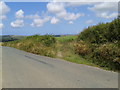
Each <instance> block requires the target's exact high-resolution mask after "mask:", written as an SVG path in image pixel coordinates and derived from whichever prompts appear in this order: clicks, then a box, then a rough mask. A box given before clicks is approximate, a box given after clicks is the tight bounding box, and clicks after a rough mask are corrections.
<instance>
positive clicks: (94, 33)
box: [2, 19, 120, 71]
mask: <svg viewBox="0 0 120 90" xmlns="http://www.w3.org/2000/svg"><path fill="white" fill-rule="evenodd" d="M2 45H3V46H9V47H14V48H17V49H20V50H24V51H27V52H31V53H34V54H38V55H44V56H49V57H54V58H61V59H65V60H67V61H71V62H75V63H79V64H87V65H92V66H97V67H102V68H105V69H109V70H115V71H119V70H120V46H119V45H120V20H119V19H115V20H113V21H112V22H110V23H99V24H98V25H95V26H90V27H88V28H86V29H85V30H83V31H82V32H81V33H80V34H79V35H74V36H72V35H69V36H60V37H54V36H52V35H44V36H40V35H34V36H28V37H25V38H23V39H21V40H16V41H10V42H4V43H3V44H2Z"/></svg>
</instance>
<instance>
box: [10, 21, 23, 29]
mask: <svg viewBox="0 0 120 90" xmlns="http://www.w3.org/2000/svg"><path fill="white" fill-rule="evenodd" d="M11 26H12V27H14V28H19V27H23V26H24V21H23V20H16V21H13V22H11Z"/></svg>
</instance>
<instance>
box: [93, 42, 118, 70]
mask: <svg viewBox="0 0 120 90" xmlns="http://www.w3.org/2000/svg"><path fill="white" fill-rule="evenodd" d="M93 58H94V63H97V64H99V65H100V66H102V67H109V68H110V69H117V70H120V48H118V47H117V46H116V45H114V44H111V43H106V44H103V45H101V46H99V47H98V48H96V49H95V51H94V52H93Z"/></svg>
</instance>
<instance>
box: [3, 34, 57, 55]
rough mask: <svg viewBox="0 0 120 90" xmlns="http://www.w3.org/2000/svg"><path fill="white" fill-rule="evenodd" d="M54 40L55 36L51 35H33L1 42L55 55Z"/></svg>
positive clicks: (32, 51) (25, 49)
mask: <svg viewBox="0 0 120 90" xmlns="http://www.w3.org/2000/svg"><path fill="white" fill-rule="evenodd" d="M55 42H56V40H55V38H54V37H53V36H51V35H45V36H39V35H34V36H28V37H26V38H24V39H21V40H18V41H12V42H5V43H3V46H9V47H14V48H18V49H21V50H24V51H27V52H30V53H34V54H39V55H44V56H49V57H55V54H56V52H55V50H54V44H55Z"/></svg>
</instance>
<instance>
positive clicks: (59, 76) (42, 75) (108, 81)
mask: <svg viewBox="0 0 120 90" xmlns="http://www.w3.org/2000/svg"><path fill="white" fill-rule="evenodd" d="M1 49H2V88H118V73H117V72H111V71H105V70H102V69H99V68H96V67H92V66H87V65H82V64H75V63H71V62H68V61H65V60H60V59H53V58H49V57H45V56H39V55H35V54H31V53H28V52H24V51H21V50H17V49H14V48H10V47H2V48H1V47H0V50H1Z"/></svg>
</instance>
